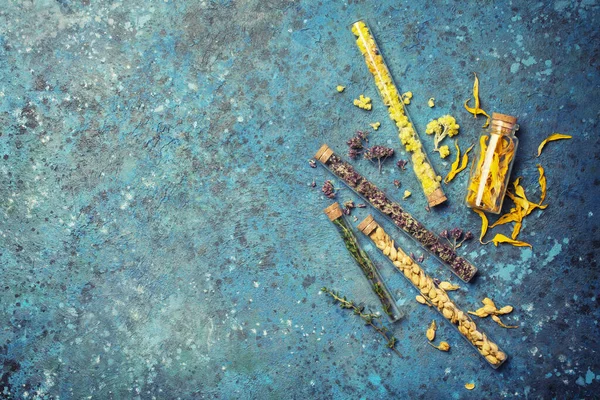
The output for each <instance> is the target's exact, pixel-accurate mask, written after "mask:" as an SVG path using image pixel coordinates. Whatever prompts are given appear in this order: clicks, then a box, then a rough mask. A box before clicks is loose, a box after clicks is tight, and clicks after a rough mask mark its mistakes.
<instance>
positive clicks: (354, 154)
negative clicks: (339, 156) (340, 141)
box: [348, 149, 359, 160]
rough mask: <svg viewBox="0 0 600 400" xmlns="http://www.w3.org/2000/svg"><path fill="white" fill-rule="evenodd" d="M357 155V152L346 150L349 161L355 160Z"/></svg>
mask: <svg viewBox="0 0 600 400" xmlns="http://www.w3.org/2000/svg"><path fill="white" fill-rule="evenodd" d="M358 154H359V153H358V151H356V150H354V149H348V157H350V158H351V159H353V160H354V159H356V157H358Z"/></svg>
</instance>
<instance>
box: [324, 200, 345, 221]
mask: <svg viewBox="0 0 600 400" xmlns="http://www.w3.org/2000/svg"><path fill="white" fill-rule="evenodd" d="M323 212H324V213H325V214H327V217H328V218H329V220H330V221H335V220H336V219H338V218H339V217H341V216H342V209H341V208H340V203H338V202H337V201H336V202H335V203H333V204H332V205H330V206H329V207H327V208H326V209H324V210H323Z"/></svg>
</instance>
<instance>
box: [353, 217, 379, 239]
mask: <svg viewBox="0 0 600 400" xmlns="http://www.w3.org/2000/svg"><path fill="white" fill-rule="evenodd" d="M378 226H379V224H378V223H377V222H375V220H374V219H373V216H372V215H368V216H367V218H365V219H364V220H363V221H362V222H361V223H360V224H358V230H359V231H361V232H362V233H364V234H365V235H367V236H369V235H370V234H371V232H373V231H374V230H375V229H377V227H378Z"/></svg>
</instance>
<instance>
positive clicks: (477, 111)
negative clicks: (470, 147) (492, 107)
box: [465, 72, 491, 128]
mask: <svg viewBox="0 0 600 400" xmlns="http://www.w3.org/2000/svg"><path fill="white" fill-rule="evenodd" d="M473 75H475V82H473V98H474V99H475V107H469V105H468V103H469V100H467V101H465V109H466V110H467V111H468V112H470V113H471V114H473V118H477V115H485V116H486V117H487V120H486V122H485V124H484V125H483V127H484V128H487V126H488V125H489V124H490V119H491V117H490V116H489V115H488V114H487V113H486V112H485V111H483V110H482V109H481V108H479V78H477V74H476V73H474V72H473Z"/></svg>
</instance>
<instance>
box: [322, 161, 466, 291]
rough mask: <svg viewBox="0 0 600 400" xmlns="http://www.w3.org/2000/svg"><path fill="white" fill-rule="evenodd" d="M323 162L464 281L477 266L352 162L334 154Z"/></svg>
mask: <svg viewBox="0 0 600 400" xmlns="http://www.w3.org/2000/svg"><path fill="white" fill-rule="evenodd" d="M325 165H326V167H327V168H328V169H329V170H330V171H331V172H332V173H333V174H334V175H336V176H337V177H339V178H340V179H342V180H343V181H344V182H345V183H346V185H348V186H349V187H350V188H351V189H353V190H354V191H355V192H356V193H358V194H359V195H360V196H362V197H363V198H364V199H365V200H367V201H368V202H369V203H371V205H372V206H373V207H375V208H376V209H377V210H379V211H380V212H382V213H383V214H385V215H387V216H388V217H390V218H391V220H392V221H393V222H394V224H396V226H398V227H399V228H400V229H402V230H403V231H404V232H406V233H407V234H409V235H410V236H412V237H413V238H414V239H415V240H416V241H417V242H419V243H420V244H421V245H422V246H423V248H425V249H426V250H428V251H429V252H431V253H433V254H434V255H436V256H437V257H438V258H439V259H440V260H442V261H443V262H444V263H446V264H447V265H448V266H449V267H450V269H451V270H452V271H453V272H454V273H455V274H456V275H457V276H458V277H459V278H461V279H462V280H464V281H465V282H468V281H469V280H470V279H471V278H472V277H473V276H474V275H475V273H476V272H477V268H475V266H474V265H472V264H471V263H469V262H468V261H467V260H465V259H464V258H462V257H460V256H458V255H457V254H456V252H455V249H453V248H452V247H451V246H450V245H449V244H447V243H444V242H443V241H442V240H441V239H440V238H439V237H438V236H437V235H435V234H434V233H433V232H431V231H429V230H427V229H426V228H425V227H424V226H423V225H422V224H421V223H420V222H419V221H417V220H416V219H415V218H414V217H413V216H411V215H410V214H409V213H407V212H405V211H404V210H403V209H402V207H401V206H400V205H399V204H398V203H396V202H394V201H391V200H389V199H388V198H387V196H386V195H385V193H384V192H383V191H382V190H380V189H379V188H378V187H377V186H375V185H373V184H372V183H371V182H369V181H368V180H367V179H365V178H364V177H363V176H361V175H360V174H359V173H358V172H356V170H355V169H354V167H352V165H350V164H348V163H347V162H345V161H343V160H342V159H341V158H339V156H337V155H335V154H333V155H332V156H331V157H330V158H329V160H328V161H327V162H326V164H325Z"/></svg>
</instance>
